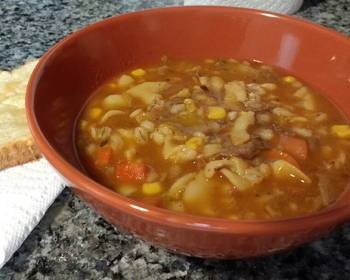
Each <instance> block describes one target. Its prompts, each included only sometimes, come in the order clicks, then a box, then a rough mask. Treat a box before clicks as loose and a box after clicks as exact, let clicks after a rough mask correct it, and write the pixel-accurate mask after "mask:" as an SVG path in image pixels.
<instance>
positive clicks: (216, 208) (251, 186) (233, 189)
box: [76, 57, 350, 219]
mask: <svg viewBox="0 0 350 280" xmlns="http://www.w3.org/2000/svg"><path fill="white" fill-rule="evenodd" d="M345 123H346V121H345V119H344V118H343V117H342V115H341V114H340V112H338V111H337V110H336V109H335V108H334V106H333V105H332V104H331V103H330V102H328V101H327V100H325V99H324V98H323V97H322V96H321V95H319V94H317V93H315V92H314V91H313V90H312V89H311V88H310V87H308V86H306V85H304V84H303V82H301V81H299V80H298V79H296V78H295V77H293V76H290V75H286V74H285V73H282V72H281V71H280V70H278V69H275V68H273V67H270V66H267V65H264V64H261V63H257V62H254V61H240V62H239V61H236V60H234V59H206V60H202V61H187V60H180V61H179V60H174V61H172V60H168V59H167V58H166V57H164V58H162V60H161V62H160V63H159V64H158V65H154V66H152V67H148V68H144V69H142V68H138V69H135V70H132V71H131V72H130V73H125V74H123V75H121V76H118V77H115V78H114V79H113V80H111V81H109V82H108V83H106V84H104V85H103V86H102V87H100V88H99V89H98V90H97V91H96V92H95V93H94V94H93V96H92V98H90V100H89V101H88V103H87V105H86V107H85V108H84V110H83V112H82V113H81V115H80V118H79V120H78V125H77V131H76V143H77V149H78V153H79V155H80V157H81V160H82V163H83V164H84V166H85V167H86V169H87V170H88V172H89V173H91V175H92V176H93V177H94V178H95V179H96V180H97V181H99V182H101V183H102V184H104V185H105V186H107V187H109V188H110V189H112V190H114V191H116V192H117V193H119V194H121V195H124V196H127V197H130V198H133V199H136V200H139V201H142V202H145V203H149V204H152V205H155V206H158V207H163V208H167V209H171V210H174V211H179V212H185V213H190V214H196V215H204V216H211V217H222V218H228V219H275V218H285V217H292V216H298V215H304V214H308V213H312V212H315V211H318V210H320V209H322V208H324V207H326V206H328V205H330V204H331V203H333V202H334V201H335V200H336V199H337V198H338V197H339V196H340V194H341V193H342V192H343V191H344V188H345V186H346V183H347V181H348V180H349V172H348V170H349V159H348V156H347V154H348V152H349V150H350V141H349V139H350V127H349V126H348V125H347V124H345Z"/></svg>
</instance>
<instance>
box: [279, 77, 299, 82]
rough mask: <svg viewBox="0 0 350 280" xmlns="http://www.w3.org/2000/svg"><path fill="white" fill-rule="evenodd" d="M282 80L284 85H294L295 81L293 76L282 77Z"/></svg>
mask: <svg viewBox="0 0 350 280" xmlns="http://www.w3.org/2000/svg"><path fill="white" fill-rule="evenodd" d="M282 80H283V81H284V82H286V83H289V84H291V83H294V82H296V81H297V79H296V78H294V77H293V76H285V77H283V79H282Z"/></svg>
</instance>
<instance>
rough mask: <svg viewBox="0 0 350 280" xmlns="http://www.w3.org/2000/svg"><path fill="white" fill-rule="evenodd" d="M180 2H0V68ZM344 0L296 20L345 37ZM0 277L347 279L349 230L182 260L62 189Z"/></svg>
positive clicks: (349, 23) (311, 4)
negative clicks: (276, 250) (86, 29)
mask: <svg viewBox="0 0 350 280" xmlns="http://www.w3.org/2000/svg"><path fill="white" fill-rule="evenodd" d="M179 4H182V1H175V0H174V1H134V0H133V1H128V0H122V1H117V0H114V1H113V0H106V1H102V0H100V1H98V0H0V68H1V69H11V68H13V67H15V66H17V65H20V64H22V63H23V62H25V61H26V60H27V59H29V58H33V57H40V56H41V55H42V54H43V53H44V52H45V51H46V50H47V49H48V48H49V47H50V46H52V45H53V44H54V43H56V42H57V41H58V40H59V39H61V38H63V37H64V36H65V35H67V34H69V33H70V32H72V31H74V30H77V29H79V28H81V27H83V26H86V25H88V24H90V23H93V22H95V21H98V20H101V19H103V18H106V17H109V16H112V15H116V14H120V13H125V12H128V11H132V10H137V9H143V8H149V7H156V6H164V5H167V6H169V5H179ZM349 10H350V0H340V1H336V0H331V1H306V3H305V5H304V6H303V8H302V10H301V11H300V12H298V14H297V16H300V17H302V18H306V19H309V20H312V21H314V22H317V23H320V24H323V25H325V26H327V27H330V28H334V29H336V30H337V31H339V32H342V33H344V34H346V35H349V34H350V11H349ZM0 279H1V280H3V279H103V280H107V279H201V280H202V279H203V280H204V279H276V280H277V279H320V280H321V279H342V280H343V279H350V224H347V225H344V226H342V227H340V228H339V229H337V230H336V231H334V232H333V233H332V234H330V235H329V236H328V237H325V238H323V239H321V240H318V241H315V242H313V243H311V244H308V245H305V246H302V247H300V248H297V249H295V250H292V251H290V252H286V253H283V254H279V255H275V256H270V257H263V258H258V259H255V260H249V261H242V260H237V261H216V260H205V259H197V258H190V257H184V256H181V255H176V254H173V253H170V252H168V251H167V250H164V249H158V248H155V247H153V246H151V245H149V244H147V243H145V242H143V241H140V240H138V239H135V238H133V237H132V236H131V235H128V234H126V233H123V232H121V231H120V230H118V229H117V228H114V227H112V226H111V225H109V224H108V223H106V222H105V221H104V220H103V219H102V218H101V217H99V216H98V215H97V214H96V213H94V212H93V211H92V210H90V209H89V208H87V206H86V205H85V204H84V203H83V202H81V201H80V200H79V199H78V198H76V197H75V196H74V195H73V194H72V193H71V192H70V190H68V189H66V190H65V191H64V192H63V193H62V194H61V196H60V197H59V198H58V199H57V200H56V202H55V203H54V204H53V205H52V207H51V208H50V209H49V211H48V212H47V214H46V216H45V217H44V219H43V220H42V221H41V223H40V224H39V225H38V226H37V227H36V228H35V229H34V231H33V232H32V234H31V235H30V236H29V237H28V239H27V240H26V241H25V242H24V244H23V245H22V247H21V248H20V250H19V251H18V252H16V253H15V255H14V256H13V258H12V259H11V260H10V261H9V262H8V263H7V265H5V266H4V267H3V268H2V269H1V270H0Z"/></svg>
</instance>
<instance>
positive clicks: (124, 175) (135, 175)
mask: <svg viewBox="0 0 350 280" xmlns="http://www.w3.org/2000/svg"><path fill="white" fill-rule="evenodd" d="M147 173H148V169H147V166H146V165H144V164H143V163H137V162H127V161H120V162H118V163H117V165H116V167H115V176H116V177H117V179H118V180H120V181H122V182H125V183H140V182H143V181H145V180H146V177H147Z"/></svg>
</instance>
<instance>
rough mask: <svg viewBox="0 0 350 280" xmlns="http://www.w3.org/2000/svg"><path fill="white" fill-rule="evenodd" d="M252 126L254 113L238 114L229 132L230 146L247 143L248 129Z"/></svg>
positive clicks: (248, 137)
mask: <svg viewBox="0 0 350 280" xmlns="http://www.w3.org/2000/svg"><path fill="white" fill-rule="evenodd" d="M254 124H255V114H254V112H240V113H239V115H238V117H237V119H236V120H235V122H234V124H233V126H232V128H231V131H230V137H231V142H232V144H233V145H241V144H244V143H245V142H247V141H248V140H249V139H250V135H249V133H248V127H249V126H251V125H254Z"/></svg>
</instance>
